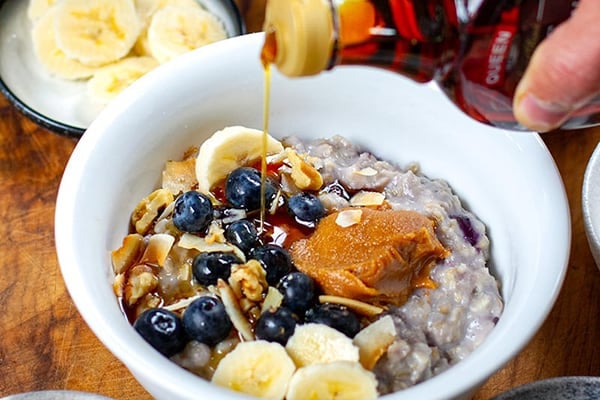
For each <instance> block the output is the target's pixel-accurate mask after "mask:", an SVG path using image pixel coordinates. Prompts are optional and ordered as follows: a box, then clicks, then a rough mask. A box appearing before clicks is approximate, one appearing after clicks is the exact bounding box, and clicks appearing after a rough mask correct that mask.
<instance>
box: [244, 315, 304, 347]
mask: <svg viewBox="0 0 600 400" xmlns="http://www.w3.org/2000/svg"><path fill="white" fill-rule="evenodd" d="M296 324H297V320H296V317H295V316H294V314H293V313H292V312H291V311H290V310H288V309H287V308H285V307H279V308H277V309H274V308H271V309H269V310H266V311H265V312H264V313H262V314H261V316H260V317H259V318H258V320H257V321H256V327H255V329H254V333H255V334H256V337H257V338H258V339H262V340H266V341H269V342H277V343H280V344H281V345H283V346H285V344H286V343H287V341H288V339H289V338H290V336H292V334H293V333H294V330H295V329H296Z"/></svg>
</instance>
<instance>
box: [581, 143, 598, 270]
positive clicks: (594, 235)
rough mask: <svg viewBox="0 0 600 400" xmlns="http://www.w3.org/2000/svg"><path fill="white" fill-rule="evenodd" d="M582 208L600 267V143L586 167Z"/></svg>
mask: <svg viewBox="0 0 600 400" xmlns="http://www.w3.org/2000/svg"><path fill="white" fill-rule="evenodd" d="M581 209H582V212H583V225H584V227H585V234H586V237H587V241H588V245H589V246H590V251H591V252H592V256H593V257H594V261H595V262H596V266H597V267H598V268H599V269H600V144H598V145H597V146H596V148H595V149H594V152H593V153H592V156H591V157H590V160H589V161H588V164H587V166H586V168H585V174H584V175H583V189H582V191H581Z"/></svg>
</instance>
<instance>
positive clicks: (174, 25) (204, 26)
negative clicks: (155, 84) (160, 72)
mask: <svg viewBox="0 0 600 400" xmlns="http://www.w3.org/2000/svg"><path fill="white" fill-rule="evenodd" d="M226 37H227V32H226V31H225V28H224V27H223V24H222V23H221V21H219V20H218V19H217V17H215V16H214V15H212V14H211V13H209V12H208V11H206V10H203V9H202V8H200V7H176V6H166V7H164V8H162V9H160V10H158V11H156V12H155V13H154V16H153V17H152V22H150V26H149V27H148V46H149V48H150V51H151V52H152V56H153V57H154V58H156V59H157V60H158V61H159V62H160V63H165V62H167V61H169V60H172V59H173V58H175V57H177V56H179V55H181V54H183V53H186V52H188V51H191V50H194V49H197V48H198V47H201V46H204V45H207V44H210V43H213V42H216V41H219V40H222V39H225V38H226Z"/></svg>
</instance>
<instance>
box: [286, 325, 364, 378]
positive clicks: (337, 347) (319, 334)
mask: <svg viewBox="0 0 600 400" xmlns="http://www.w3.org/2000/svg"><path fill="white" fill-rule="evenodd" d="M285 349H286V350H287V352H288V354H289V355H290V357H291V358H292V360H294V363H296V366H297V367H298V368H300V367H304V366H307V365H312V364H319V363H331V362H334V361H351V362H358V359H359V353H358V347H356V346H355V345H354V343H352V339H350V338H349V337H348V336H346V335H344V334H343V333H341V332H340V331H338V330H336V329H333V328H331V327H329V326H327V325H323V324H315V323H309V324H304V325H299V326H297V327H296V330H295V331H294V334H293V335H292V336H291V337H290V339H289V340H288V342H287V344H286V346H285Z"/></svg>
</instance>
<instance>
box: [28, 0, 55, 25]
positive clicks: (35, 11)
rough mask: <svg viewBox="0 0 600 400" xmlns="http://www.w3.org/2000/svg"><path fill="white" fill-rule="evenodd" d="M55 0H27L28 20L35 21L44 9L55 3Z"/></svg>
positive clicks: (46, 9)
mask: <svg viewBox="0 0 600 400" xmlns="http://www.w3.org/2000/svg"><path fill="white" fill-rule="evenodd" d="M56 2H57V0H29V5H28V6H27V16H28V17H29V20H30V21H33V22H35V21H37V20H38V19H39V18H41V17H42V16H43V15H44V14H46V11H48V10H49V9H50V7H52V5H54V3H56Z"/></svg>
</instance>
